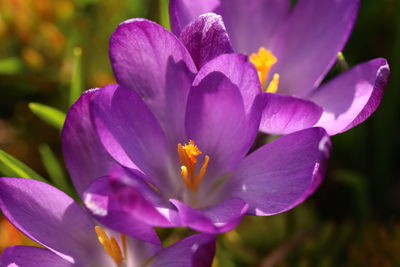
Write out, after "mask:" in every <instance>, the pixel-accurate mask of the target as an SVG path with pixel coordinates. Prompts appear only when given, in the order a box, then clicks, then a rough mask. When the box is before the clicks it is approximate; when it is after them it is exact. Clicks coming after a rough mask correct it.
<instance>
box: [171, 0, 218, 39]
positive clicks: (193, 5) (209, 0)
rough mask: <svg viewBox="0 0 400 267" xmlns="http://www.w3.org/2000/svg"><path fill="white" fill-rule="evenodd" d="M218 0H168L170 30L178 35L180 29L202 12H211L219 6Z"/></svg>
mask: <svg viewBox="0 0 400 267" xmlns="http://www.w3.org/2000/svg"><path fill="white" fill-rule="evenodd" d="M219 2H220V0H202V1H193V0H171V1H169V16H170V22H171V28H172V31H173V32H174V33H175V34H176V35H177V36H179V35H180V33H181V30H182V29H183V28H184V27H185V26H186V25H188V24H189V23H190V22H191V21H193V20H195V19H197V17H198V16H200V15H201V14H204V13H209V12H213V11H214V10H215V9H216V8H217V7H218V6H219Z"/></svg>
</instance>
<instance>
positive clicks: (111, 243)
mask: <svg viewBox="0 0 400 267" xmlns="http://www.w3.org/2000/svg"><path fill="white" fill-rule="evenodd" d="M94 230H95V231H96V234H97V238H98V239H99V242H100V244H102V245H103V247H104V250H105V251H106V252H107V254H108V255H110V257H111V258H112V259H113V260H114V262H115V264H116V265H117V266H118V267H121V266H122V262H123V260H124V257H123V254H122V251H121V248H120V246H119V245H118V242H117V240H116V239H115V238H114V237H111V238H109V237H108V235H107V234H106V232H104V230H103V229H101V227H100V226H95V227H94ZM121 242H122V247H123V252H124V255H126V236H125V235H123V234H121Z"/></svg>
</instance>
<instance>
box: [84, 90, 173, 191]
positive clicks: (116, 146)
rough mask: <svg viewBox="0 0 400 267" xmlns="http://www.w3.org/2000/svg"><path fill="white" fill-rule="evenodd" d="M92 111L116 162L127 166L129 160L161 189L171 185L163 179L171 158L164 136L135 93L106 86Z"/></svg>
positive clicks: (107, 147) (94, 101) (105, 145)
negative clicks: (167, 160)
mask: <svg viewBox="0 0 400 267" xmlns="http://www.w3.org/2000/svg"><path fill="white" fill-rule="evenodd" d="M91 112H92V117H93V121H94V123H95V125H96V129H97V133H98V135H99V137H100V140H101V142H102V143H103V145H104V147H105V148H106V149H107V151H108V152H109V153H110V154H111V155H112V156H113V157H114V158H115V160H117V161H118V162H120V163H122V164H124V162H125V161H126V160H125V159H126V158H129V159H130V160H131V162H133V163H134V165H136V166H138V168H139V169H140V170H141V171H143V172H144V173H146V174H147V175H148V176H150V177H153V178H154V179H155V180H156V183H158V184H157V185H158V186H165V187H167V186H168V184H166V183H165V181H164V180H165V179H162V175H163V172H164V171H165V169H164V168H165V166H166V165H167V164H166V158H168V157H167V151H166V147H167V145H166V138H165V135H164V133H163V130H162V129H161V127H160V125H159V123H158V121H157V119H156V118H155V117H154V115H153V114H152V112H151V111H150V110H149V108H148V107H147V106H146V104H145V103H144V102H143V101H142V99H141V98H140V97H139V96H138V94H137V93H136V92H134V91H132V90H129V89H126V88H124V87H121V86H118V85H110V86H107V87H104V88H103V89H102V90H101V91H100V92H99V93H98V94H97V95H95V96H94V97H93V99H92V101H91ZM160 177H161V178H160Z"/></svg>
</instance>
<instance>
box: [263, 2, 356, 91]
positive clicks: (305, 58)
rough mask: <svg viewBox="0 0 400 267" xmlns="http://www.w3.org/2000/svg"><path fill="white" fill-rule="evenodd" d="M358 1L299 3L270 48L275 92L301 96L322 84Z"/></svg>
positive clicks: (350, 23) (346, 36)
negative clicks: (277, 77)
mask: <svg viewBox="0 0 400 267" xmlns="http://www.w3.org/2000/svg"><path fill="white" fill-rule="evenodd" d="M359 2H360V1H359V0H328V1H321V0H299V1H298V3H297V4H296V6H295V8H294V10H293V12H292V14H291V15H290V17H289V18H288V20H287V21H286V22H285V23H284V24H283V25H282V27H281V28H280V30H279V32H278V33H277V35H276V37H275V38H274V41H273V43H272V44H271V47H269V48H270V49H271V50H272V52H273V53H274V55H275V56H276V57H277V58H278V63H277V64H276V65H275V66H274V67H273V68H272V70H271V73H279V74H280V82H279V89H278V91H279V92H280V93H282V94H288V95H293V96H300V97H304V96H306V95H307V94H308V93H310V92H311V91H312V90H313V89H314V88H316V87H318V85H319V84H320V83H321V82H322V80H323V78H324V77H325V75H326V74H327V73H328V71H329V69H330V68H331V67H332V65H333V64H334V63H335V61H336V58H337V54H338V52H340V51H341V50H342V49H343V47H344V44H345V43H346V41H347V39H348V37H349V35H350V32H351V30H352V28H353V25H354V22H355V19H356V15H357V11H358V7H359V4H360V3H359Z"/></svg>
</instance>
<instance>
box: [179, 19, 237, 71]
mask: <svg viewBox="0 0 400 267" xmlns="http://www.w3.org/2000/svg"><path fill="white" fill-rule="evenodd" d="M179 39H180V40H181V41H182V43H183V44H184V45H185V47H186V49H187V50H188V51H189V53H190V55H191V56H192V58H193V61H194V63H195V64H196V66H197V68H198V69H200V68H201V67H202V66H203V65H204V64H206V63H207V62H208V61H210V60H211V59H213V58H215V57H217V56H219V55H222V54H228V53H233V49H232V45H231V42H230V40H229V36H228V33H227V32H226V29H225V25H224V23H223V22H222V18H221V16H218V15H216V14H214V13H208V14H204V15H202V16H200V17H199V18H197V19H196V20H194V21H193V22H192V23H190V24H189V25H188V26H186V27H185V28H184V29H183V30H182V32H181V34H180V36H179Z"/></svg>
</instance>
